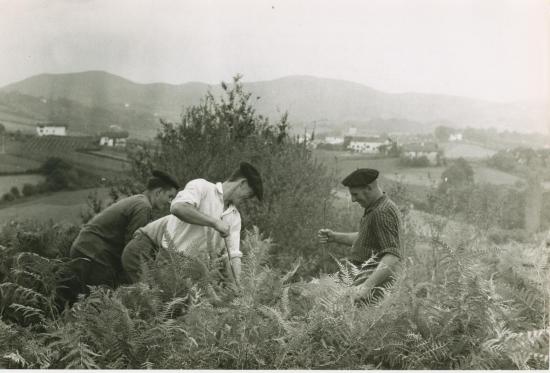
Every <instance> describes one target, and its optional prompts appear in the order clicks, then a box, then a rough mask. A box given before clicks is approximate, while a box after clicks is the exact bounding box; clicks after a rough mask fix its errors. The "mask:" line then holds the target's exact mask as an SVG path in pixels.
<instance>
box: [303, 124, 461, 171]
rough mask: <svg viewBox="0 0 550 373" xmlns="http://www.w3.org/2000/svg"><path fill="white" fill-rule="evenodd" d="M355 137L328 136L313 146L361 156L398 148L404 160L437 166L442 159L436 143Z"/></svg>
mask: <svg viewBox="0 0 550 373" xmlns="http://www.w3.org/2000/svg"><path fill="white" fill-rule="evenodd" d="M352 133H353V135H347V136H326V137H325V138H324V139H318V140H316V141H315V142H314V144H313V146H316V147H318V146H320V145H321V144H323V145H325V146H326V145H329V146H332V147H338V148H340V149H345V150H349V151H352V152H355V153H361V154H372V155H376V154H381V153H382V154H383V153H384V151H387V150H388V149H389V148H390V147H392V146H398V147H399V150H400V154H401V156H402V157H404V158H408V159H411V160H412V159H418V158H421V157H425V158H426V159H427V160H428V162H429V164H432V165H436V164H437V163H438V161H439V160H440V158H441V155H442V149H441V148H440V147H439V146H438V144H437V143H436V142H434V141H428V140H419V139H416V140H417V141H410V142H404V143H401V144H398V142H397V141H395V140H392V139H391V138H389V137H387V136H357V135H355V133H356V131H352ZM449 141H453V142H454V141H462V134H453V135H452V138H449Z"/></svg>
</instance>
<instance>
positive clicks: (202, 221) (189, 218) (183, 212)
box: [170, 203, 216, 227]
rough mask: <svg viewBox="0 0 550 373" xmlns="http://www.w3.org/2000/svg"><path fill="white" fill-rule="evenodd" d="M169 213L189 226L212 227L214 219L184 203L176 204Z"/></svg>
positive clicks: (214, 222)
mask: <svg viewBox="0 0 550 373" xmlns="http://www.w3.org/2000/svg"><path fill="white" fill-rule="evenodd" d="M170 213H171V214H172V215H175V216H176V217H177V218H178V219H180V220H183V221H184V222H186V223H189V224H196V225H202V226H205V227H214V225H215V224H216V219H214V218H213V217H211V216H208V215H206V214H203V213H202V212H200V211H199V210H197V209H196V208H195V207H194V206H191V205H189V204H186V203H178V204H176V205H173V206H172V207H171V208H170Z"/></svg>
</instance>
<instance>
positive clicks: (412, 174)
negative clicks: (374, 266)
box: [314, 150, 521, 187]
mask: <svg viewBox="0 0 550 373" xmlns="http://www.w3.org/2000/svg"><path fill="white" fill-rule="evenodd" d="M314 155H315V157H316V158H317V159H319V160H320V161H322V162H325V164H327V165H328V167H329V168H331V169H334V170H336V172H337V175H338V177H339V179H343V178H344V177H346V176H347V175H348V174H350V173H351V172H352V171H354V170H356V169H358V168H365V167H366V168H375V169H377V170H379V171H380V173H381V175H382V176H383V177H384V178H387V179H390V180H393V181H400V182H402V183H404V184H407V185H412V186H423V187H429V186H432V185H435V184H437V183H439V181H440V180H441V173H442V172H443V171H444V170H445V167H404V166H401V165H400V164H399V159H398V158H372V157H368V156H361V155H354V154H351V153H349V152H334V151H326V150H315V152H314ZM472 167H473V169H474V179H475V181H476V182H478V183H489V184H495V185H514V184H516V183H518V182H521V179H520V178H519V177H517V176H514V175H512V174H509V173H506V172H503V171H499V170H496V169H493V168H489V167H487V166H485V165H483V164H481V163H472Z"/></svg>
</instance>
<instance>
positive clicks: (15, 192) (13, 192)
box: [10, 186, 21, 199]
mask: <svg viewBox="0 0 550 373" xmlns="http://www.w3.org/2000/svg"><path fill="white" fill-rule="evenodd" d="M10 193H11V195H12V196H13V198H14V199H17V198H20V197H21V193H19V189H18V188H17V187H16V186H14V187H12V188H11V189H10Z"/></svg>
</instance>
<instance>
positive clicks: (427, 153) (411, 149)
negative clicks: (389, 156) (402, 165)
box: [403, 142, 440, 165]
mask: <svg viewBox="0 0 550 373" xmlns="http://www.w3.org/2000/svg"><path fill="white" fill-rule="evenodd" d="M439 153H440V150H439V147H438V146H437V144H436V143H434V142H419V143H410V144H404V145H403V156H404V157H406V158H409V159H418V158H420V157H426V158H427V159H428V161H429V162H430V164H433V165H436V164H437V162H438V154H439Z"/></svg>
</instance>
